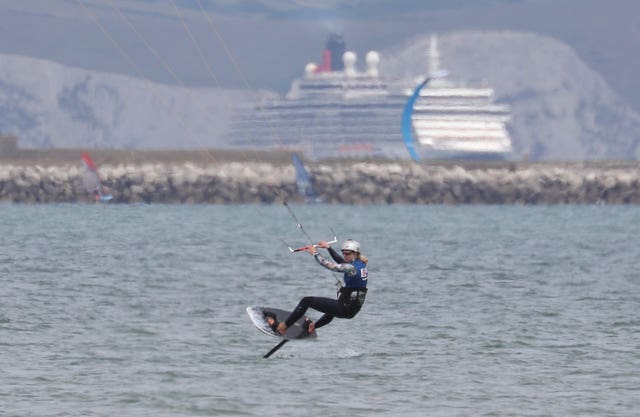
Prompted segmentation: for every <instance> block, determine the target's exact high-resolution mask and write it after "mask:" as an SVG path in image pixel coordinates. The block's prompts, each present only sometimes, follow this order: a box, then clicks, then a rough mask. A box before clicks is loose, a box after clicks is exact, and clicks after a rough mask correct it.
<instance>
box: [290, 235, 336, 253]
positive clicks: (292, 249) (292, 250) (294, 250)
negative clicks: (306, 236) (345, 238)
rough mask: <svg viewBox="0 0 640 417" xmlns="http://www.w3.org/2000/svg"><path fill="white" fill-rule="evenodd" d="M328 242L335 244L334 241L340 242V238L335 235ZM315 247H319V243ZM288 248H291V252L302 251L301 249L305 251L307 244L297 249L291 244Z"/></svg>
mask: <svg viewBox="0 0 640 417" xmlns="http://www.w3.org/2000/svg"><path fill="white" fill-rule="evenodd" d="M327 243H328V244H330V245H333V244H334V243H338V238H337V237H336V236H334V237H333V240H330V241H328V242H327ZM313 247H314V248H317V247H318V245H313ZM288 248H289V251H290V252H301V251H303V250H304V249H305V248H306V246H303V247H301V248H296V249H294V248H292V247H291V246H289V247H288Z"/></svg>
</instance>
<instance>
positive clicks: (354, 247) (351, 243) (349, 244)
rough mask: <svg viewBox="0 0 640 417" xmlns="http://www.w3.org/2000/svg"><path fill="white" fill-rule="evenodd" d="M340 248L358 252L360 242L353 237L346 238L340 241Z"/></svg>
mask: <svg viewBox="0 0 640 417" xmlns="http://www.w3.org/2000/svg"><path fill="white" fill-rule="evenodd" d="M342 250H350V251H354V252H358V253H360V244H359V243H358V242H357V241H355V240H353V239H347V240H345V241H344V242H342Z"/></svg>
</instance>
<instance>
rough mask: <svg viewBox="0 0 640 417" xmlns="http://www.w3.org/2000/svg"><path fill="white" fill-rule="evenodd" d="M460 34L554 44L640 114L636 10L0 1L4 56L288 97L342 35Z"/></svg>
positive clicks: (404, 39)
mask: <svg viewBox="0 0 640 417" xmlns="http://www.w3.org/2000/svg"><path fill="white" fill-rule="evenodd" d="M458 30H516V31H525V32H534V33H537V34H543V35H547V36H551V37H553V38H556V39H558V40H560V41H562V42H565V43H567V44H568V45H569V46H571V47H572V48H574V49H575V51H576V53H577V54H578V55H579V56H580V57H581V58H582V59H583V60H584V61H585V62H586V63H587V64H588V65H589V66H590V67H591V68H592V69H594V70H595V71H597V72H598V73H600V74H601V75H602V76H603V78H604V79H605V80H607V82H608V83H609V84H610V85H611V87H612V88H613V89H614V90H615V91H617V92H618V93H619V94H621V95H622V96H623V97H624V98H625V99H626V100H627V101H628V102H629V104H631V105H632V106H633V107H635V108H636V109H640V83H637V82H636V76H637V74H638V73H640V54H639V53H638V51H639V50H640V48H639V47H640V2H638V1H636V0H0V53H5V54H17V55H25V56H31V57H37V58H43V59H48V60H52V61H55V62H58V63H61V64H64V65H70V66H77V67H81V68H86V69H91V70H98V71H106V72H115V73H123V74H130V75H134V76H137V77H142V78H148V79H150V80H153V81H156V82H162V83H169V84H184V85H202V86H212V87H225V88H250V89H269V90H275V91H278V92H280V93H284V92H286V90H287V89H288V87H289V84H290V82H291V80H292V79H293V78H295V77H297V76H299V75H301V74H302V71H303V68H304V65H305V64H306V63H308V62H311V61H314V62H317V61H319V59H320V54H321V49H322V47H323V45H324V42H325V39H326V38H327V36H328V35H329V34H330V33H332V32H337V33H340V34H342V35H343V36H344V38H345V40H346V42H347V47H348V49H351V50H354V51H356V52H357V53H358V54H359V55H360V56H364V54H365V53H366V52H367V51H368V50H371V49H375V50H384V49H385V48H391V47H395V46H399V45H402V44H406V43H408V42H411V39H413V38H417V37H420V36H424V35H426V34H429V33H432V32H446V31H458Z"/></svg>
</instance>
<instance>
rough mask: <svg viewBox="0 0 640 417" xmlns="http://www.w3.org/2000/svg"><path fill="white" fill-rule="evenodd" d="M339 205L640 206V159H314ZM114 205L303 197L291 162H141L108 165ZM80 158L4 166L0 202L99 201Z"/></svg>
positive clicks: (317, 174)
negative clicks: (58, 162)
mask: <svg viewBox="0 0 640 417" xmlns="http://www.w3.org/2000/svg"><path fill="white" fill-rule="evenodd" d="M307 169H308V170H309V171H310V174H311V175H312V176H313V177H314V179H315V187H316V191H317V194H318V196H319V197H320V198H321V199H322V200H323V201H324V202H326V203H331V204H399V203H413V204H640V163H638V162H636V161H629V162H597V163H596V162H589V163H537V164H535V163H510V162H503V163H485V164H482V163H455V162H449V163H429V162H424V163H420V164H416V163H411V162H384V161H382V162H380V161H378V162H358V161H342V162H331V163H309V164H308V165H307ZM100 174H101V176H102V179H103V183H104V184H105V191H106V192H108V193H110V194H112V195H113V200H112V202H111V204H113V203H139V202H144V203H204V204H235V203H254V204H262V203H267V204H269V203H279V202H281V201H282V200H283V199H287V200H289V201H302V200H301V198H300V197H299V196H298V195H297V193H296V184H295V172H294V168H293V167H292V166H291V165H290V164H283V163H274V162H246V161H245V162H215V163H208V164H205V163H191V162H180V163H138V164H131V165H109V164H105V165H102V166H101V167H100ZM81 175H82V167H81V166H80V165H79V164H77V163H74V164H63V165H38V164H35V165H25V164H11V163H8V162H0V201H3V202H16V203H53V202H89V201H92V199H91V198H90V196H89V195H88V193H87V192H86V191H85V190H84V189H83V187H82V180H81Z"/></svg>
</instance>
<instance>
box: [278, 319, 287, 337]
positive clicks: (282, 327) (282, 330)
mask: <svg viewBox="0 0 640 417" xmlns="http://www.w3.org/2000/svg"><path fill="white" fill-rule="evenodd" d="M286 332H287V325H286V324H284V322H280V324H278V333H280V334H282V335H284V334H285V333H286Z"/></svg>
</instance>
